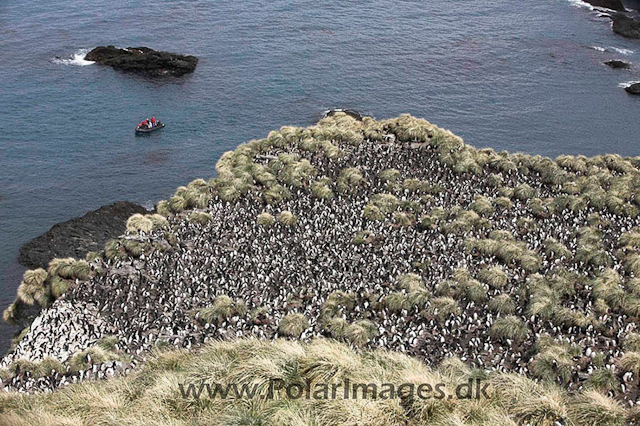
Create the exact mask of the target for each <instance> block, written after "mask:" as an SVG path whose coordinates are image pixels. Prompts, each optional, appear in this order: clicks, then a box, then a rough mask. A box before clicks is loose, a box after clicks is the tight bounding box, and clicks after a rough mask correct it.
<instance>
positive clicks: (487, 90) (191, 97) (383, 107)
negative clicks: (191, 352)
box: [0, 0, 640, 344]
mask: <svg viewBox="0 0 640 426" xmlns="http://www.w3.org/2000/svg"><path fill="white" fill-rule="evenodd" d="M100 44H114V45H117V46H121V47H125V46H140V45H143V46H149V47H152V48H156V49H162V50H169V51H176V52H181V53H188V54H195V55H197V56H198V57H200V58H201V60H200V63H199V65H198V68H197V70H196V72H195V73H194V74H193V75H189V76H186V77H184V78H182V79H179V80H160V81H158V80H156V81H150V80H148V79H145V78H142V77H136V76H133V75H128V74H122V73H119V72H116V71H114V70H112V69H110V68H103V67H100V66H98V65H89V66H79V65H74V64H73V63H72V61H66V62H64V61H63V62H61V61H55V60H54V58H55V57H56V56H60V57H62V58H69V57H70V56H71V55H73V54H74V53H76V52H78V51H79V50H80V49H91V48H93V47H95V46H97V45H100ZM594 47H596V48H597V49H595V48H594ZM616 49H617V50H616ZM613 58H622V59H626V60H629V61H632V62H640V41H633V40H626V39H623V38H621V37H619V36H616V35H614V34H613V33H612V32H611V31H610V29H609V23H608V22H607V21H606V20H604V19H601V18H598V17H597V14H596V13H594V12H591V11H589V10H588V9H586V8H580V7H576V6H574V5H573V4H572V3H570V2H569V1H565V0H541V1H538V2H535V3H533V4H523V3H521V2H513V1H507V0H494V1H486V0H477V1H469V0H467V1H464V0H454V1H447V2H443V1H432V0H423V1H397V0H396V1H388V0H374V1H351V2H340V1H335V0H326V1H324V2H311V1H297V2H289V1H282V0H278V1H245V2H232V1H227V0H220V1H216V2H211V1H204V0H194V1H162V2H160V1H146V2H144V1H143V2H128V1H127V2H125V1H121V0H119V1H114V2H110V3H109V4H108V5H105V4H104V2H98V1H86V0H84V1H81V0H72V1H68V2H54V1H51V0H40V1H34V0H24V1H21V2H12V1H4V2H2V3H0V61H1V62H0V82H1V85H0V197H1V199H0V305H2V306H1V307H2V308H4V307H5V306H7V305H8V304H9V303H10V302H11V301H12V300H13V297H14V294H15V289H16V287H17V285H18V283H19V280H20V276H21V274H22V272H23V269H22V268H21V267H19V266H18V265H17V263H16V261H15V259H16V257H17V253H18V249H19V247H20V245H21V244H23V243H24V242H26V241H28V240H29V239H30V238H33V237H35V236H37V235H39V234H41V233H42V232H44V231H46V230H47V229H49V228H50V227H51V226H52V225H53V224H55V223H57V222H59V221H62V220H66V219H69V218H72V217H75V216H78V215H81V214H83V213H85V212H86V211H88V210H92V209H95V208H97V207H99V206H101V205H103V204H106V203H110V202H113V201H115V200H131V201H136V202H139V203H143V204H147V205H149V206H151V205H152V204H154V203H155V202H156V201H157V200H159V199H161V198H166V197H168V196H169V195H171V193H172V192H173V190H174V189H175V188H176V187H177V186H178V185H181V184H184V183H186V182H188V181H190V180H192V179H194V178H196V177H205V178H208V177H210V176H212V175H213V174H214V165H215V162H216V160H217V159H218V157H219V156H220V155H221V154H222V153H223V152H224V151H226V150H229V149H232V148H233V147H235V146H236V145H238V144H239V143H242V142H245V141H248V140H250V139H253V138H259V137H264V136H265V135H266V134H267V132H268V131H269V130H271V129H273V128H277V127H280V126H281V125H284V124H294V125H309V124H311V123H313V122H314V121H315V120H317V119H318V118H319V117H320V116H321V113H322V111H323V110H325V109H328V108H331V107H351V108H355V109H358V110H360V111H362V112H364V113H367V114H371V115H373V116H375V117H378V118H384V117H390V116H396V115H398V114H400V113H403V112H409V113H411V114H413V115H416V116H421V117H425V118H427V119H429V120H430V121H433V122H435V123H437V124H439V125H440V126H443V127H446V128H449V129H451V130H453V131H454V132H456V133H457V134H459V135H461V136H462V137H464V139H465V140H466V141H467V142H468V143H471V144H473V145H476V146H479V147H484V146H490V147H493V148H496V149H508V150H511V151H526V152H531V153H539V154H544V155H551V156H556V155H558V154H561V153H572V154H577V153H580V154H587V155H593V154H598V153H607V152H615V153H620V154H623V155H639V154H640V143H639V139H638V130H639V128H638V118H639V117H640V115H639V111H640V98H632V97H631V96H628V95H627V94H626V93H625V92H624V90H622V89H621V88H619V87H618V84H619V83H623V82H626V81H633V80H640V68H638V67H635V68H634V69H633V70H631V71H620V70H611V69H609V68H607V67H605V66H603V65H601V62H602V61H604V60H606V59H613ZM151 114H155V116H156V117H159V118H160V119H162V120H163V121H165V122H166V123H167V127H166V128H165V129H164V130H162V131H161V132H158V133H157V134H154V135H152V136H150V137H146V138H136V137H135V136H134V134H133V128H134V126H135V124H136V123H137V122H138V121H139V120H141V119H142V118H144V117H147V116H150V115H151ZM9 332H10V330H9V328H8V327H6V326H4V325H3V326H2V327H0V340H2V342H3V344H6V342H7V336H8V333H9Z"/></svg>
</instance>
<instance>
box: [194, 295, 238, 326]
mask: <svg viewBox="0 0 640 426" xmlns="http://www.w3.org/2000/svg"><path fill="white" fill-rule="evenodd" d="M246 313H247V306H246V305H245V303H244V302H243V301H241V300H239V301H235V302H234V301H233V299H231V298H230V297H229V296H227V295H220V296H217V297H216V298H215V300H214V301H213V305H211V306H208V307H205V308H198V309H194V310H193V311H191V314H192V315H193V317H194V318H195V319H197V320H198V321H202V322H205V323H212V324H221V323H223V322H225V321H227V320H228V319H229V318H231V317H233V316H236V315H237V316H242V315H245V314H246Z"/></svg>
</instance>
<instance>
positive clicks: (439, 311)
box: [431, 296, 460, 319]
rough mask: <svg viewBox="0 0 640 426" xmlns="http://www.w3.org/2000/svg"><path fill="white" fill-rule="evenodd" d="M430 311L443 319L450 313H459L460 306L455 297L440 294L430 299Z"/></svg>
mask: <svg viewBox="0 0 640 426" xmlns="http://www.w3.org/2000/svg"><path fill="white" fill-rule="evenodd" d="M431 307H432V312H433V314H434V315H436V316H437V317H438V318H440V319H445V318H447V317H449V316H450V315H460V306H458V302H456V301H455V299H453V298H451V297H448V296H442V297H436V298H435V299H433V300H432V301H431Z"/></svg>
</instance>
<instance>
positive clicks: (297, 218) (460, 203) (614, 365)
mask: <svg viewBox="0 0 640 426" xmlns="http://www.w3.org/2000/svg"><path fill="white" fill-rule="evenodd" d="M639 167H640V158H638V157H635V158H621V157H619V156H615V155H607V156H600V157H594V158H586V157H572V156H562V157H559V158H558V159H556V160H555V161H554V160H551V159H548V158H543V157H540V156H530V155H525V154H508V153H506V152H503V153H496V152H494V151H493V150H490V149H483V150H477V149H475V148H473V147H470V146H468V145H465V144H464V143H463V142H462V140H461V139H460V138H458V137H456V136H455V135H453V134H452V133H450V132H448V131H445V130H443V129H439V128H438V127H436V126H434V125H432V124H431V123H428V122H426V121H424V120H419V119H414V118H413V117H409V116H402V117H400V118H397V119H390V120H384V121H375V120H372V119H370V118H368V117H365V118H363V120H362V121H358V120H355V119H353V118H352V117H349V116H346V115H344V114H339V113H338V114H334V115H332V116H330V117H327V118H325V119H324V120H322V121H321V122H320V123H319V124H318V125H316V126H312V127H310V128H306V129H302V128H293V127H283V128H282V129H280V131H274V132H271V133H270V134H269V136H268V137H267V138H265V139H261V140H257V141H252V142H250V143H249V144H244V145H241V146H240V147H238V148H237V149H236V150H235V151H234V152H228V153H226V154H225V155H223V157H222V158H221V159H220V161H219V162H218V164H217V166H216V170H217V172H218V177H217V178H214V179H212V180H210V181H208V182H207V181H204V180H201V179H200V180H196V181H194V182H191V183H190V184H189V185H188V186H185V187H180V188H179V189H178V190H177V192H176V194H175V195H174V197H172V198H170V199H169V200H167V201H163V202H160V203H159V204H158V206H157V212H158V214H153V215H149V214H148V215H142V214H137V215H134V216H132V217H131V218H130V219H129V221H128V223H127V231H126V235H125V236H123V237H120V238H118V239H114V240H111V241H109V242H107V244H106V245H105V247H104V250H103V251H102V252H101V253H99V254H98V255H97V256H93V257H91V258H88V259H87V260H86V261H83V260H73V259H63V260H60V261H56V262H52V264H50V265H49V267H48V270H46V271H45V270H41V271H33V272H30V273H29V274H25V280H24V282H23V283H22V284H21V288H20V289H19V291H18V301H17V302H16V303H27V304H28V303H29V302H30V303H32V304H38V303H41V302H42V303H43V305H44V306H43V307H45V309H44V310H43V312H42V313H41V318H42V319H40V320H37V322H34V323H33V324H32V325H31V327H30V329H29V330H28V331H26V332H25V334H24V337H23V338H22V340H21V341H20V342H19V343H18V346H17V348H16V350H15V351H14V352H12V353H10V354H8V355H7V356H5V358H4V359H3V360H2V362H1V365H2V366H3V367H4V370H3V373H2V376H3V379H4V380H3V384H4V386H5V389H7V390H11V389H13V390H21V391H33V390H42V389H53V388H55V387H57V386H59V385H60V384H65V383H71V382H74V381H79V380H82V379H83V378H86V377H91V378H93V377H103V376H105V375H107V373H105V372H106V371H109V375H112V374H119V373H118V372H126V371H129V370H130V369H131V368H134V367H135V365H136V364H137V363H139V362H141V361H143V360H144V358H145V357H146V354H148V353H149V351H150V350H152V349H153V348H156V347H158V346H171V347H181V348H186V349H191V348H195V347H199V346H200V345H201V344H202V343H204V342H207V341H210V340H215V339H221V340H227V339H235V338H238V337H256V338H260V339H273V338H278V337H283V336H284V337H288V338H292V339H302V340H309V339H312V338H315V337H321V336H322V337H332V338H334V339H337V340H341V341H344V342H347V343H349V344H350V345H353V346H355V347H368V348H376V347H383V348H387V349H392V350H395V351H400V352H403V353H406V354H409V355H412V356H415V357H418V358H419V359H421V360H424V361H425V362H427V363H434V364H437V363H438V362H439V361H440V360H442V359H444V358H447V357H451V356H455V357H459V358H460V359H461V360H462V361H463V362H464V363H466V364H468V365H470V366H473V367H475V368H480V369H483V370H486V371H505V372H513V373H518V374H523V375H526V376H528V377H533V378H537V379H542V380H549V381H551V382H556V383H560V384H561V385H562V386H563V387H565V388H567V389H569V390H571V391H575V390H578V389H582V388H584V387H585V386H590V383H592V381H593V380H594V378H593V377H594V376H593V374H594V372H598V374H599V375H602V374H604V375H605V376H606V377H607V378H608V379H607V380H608V381H607V382H606V384H605V385H603V386H605V388H604V392H605V393H609V394H610V395H611V396H613V397H615V398H617V399H618V400H620V401H623V402H624V403H625V404H631V405H633V404H635V402H636V400H637V397H638V377H637V376H636V373H635V371H636V370H634V369H633V368H635V367H633V365H634V364H629V362H630V361H629V360H630V359H632V357H633V356H636V355H637V354H638V351H640V344H638V343H637V342H640V340H638V339H640V337H638V335H637V334H636V331H637V326H636V321H637V319H638V315H640V308H638V307H640V290H639V289H640V284H639V283H638V281H637V277H638V276H639V275H640V254H638V247H640V219H639V217H638V212H639V209H640V194H639V193H638V189H639V188H640V170H639ZM61 284H64V286H62V287H61ZM65 286H66V287H65ZM60 288H62V289H63V291H61V290H60ZM12 306H13V305H12ZM71 306H73V308H71ZM76 309H80V311H78V310H76ZM69 315H71V316H72V317H73V320H72V321H71V323H73V324H74V326H73V327H70V328H69V327H68V326H67V324H69V323H70V319H69ZM5 317H7V314H6V313H5ZM44 318H46V320H45V319H44ZM104 324H108V327H106V326H103V325H104ZM52 333H53V334H52ZM81 336H87V337H81ZM634 339H636V340H634ZM54 341H60V342H61V344H57V343H54ZM106 341H109V342H111V343H110V344H109V345H107V344H105V342H106ZM71 348H72V349H71ZM552 359H556V362H557V363H558V365H556V366H554V365H552V363H551V360H552ZM116 362H117V363H118V364H115V363H116ZM43 365H44V367H43ZM51 366H53V368H50V367H51ZM598 377H600V376H598Z"/></svg>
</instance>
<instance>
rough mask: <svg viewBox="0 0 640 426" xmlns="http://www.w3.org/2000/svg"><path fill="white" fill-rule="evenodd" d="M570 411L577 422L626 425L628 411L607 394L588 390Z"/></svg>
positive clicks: (612, 425) (611, 425)
mask: <svg viewBox="0 0 640 426" xmlns="http://www.w3.org/2000/svg"><path fill="white" fill-rule="evenodd" d="M570 413H571V415H572V417H573V419H574V420H575V421H576V423H577V424H583V425H589V424H591V425H610V426H614V425H620V426H623V425H626V424H627V422H626V419H627V411H626V409H625V408H624V407H623V406H622V404H620V402H618V401H615V400H613V399H611V398H609V397H607V396H606V395H603V394H602V393H600V392H598V391H596V390H588V391H585V392H583V393H582V394H580V395H579V396H578V397H577V398H576V400H575V403H574V404H573V405H572V406H571V409H570Z"/></svg>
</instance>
